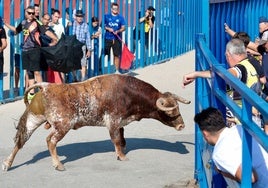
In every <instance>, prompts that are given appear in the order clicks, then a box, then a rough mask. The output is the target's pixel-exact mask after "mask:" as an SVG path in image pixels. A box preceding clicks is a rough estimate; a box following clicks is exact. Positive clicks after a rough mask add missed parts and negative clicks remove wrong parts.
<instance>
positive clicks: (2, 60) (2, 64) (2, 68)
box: [0, 57, 4, 73]
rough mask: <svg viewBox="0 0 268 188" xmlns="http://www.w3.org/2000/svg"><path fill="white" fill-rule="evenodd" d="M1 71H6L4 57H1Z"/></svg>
mask: <svg viewBox="0 0 268 188" xmlns="http://www.w3.org/2000/svg"><path fill="white" fill-rule="evenodd" d="M0 73H4V57H0Z"/></svg>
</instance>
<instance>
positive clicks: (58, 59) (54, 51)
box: [41, 35, 84, 73]
mask: <svg viewBox="0 0 268 188" xmlns="http://www.w3.org/2000/svg"><path fill="white" fill-rule="evenodd" d="M83 45H84V44H83V43H81V42H80V41H78V40H77V39H76V36H75V35H71V36H65V35H62V36H61V38H60V40H59V41H58V43H57V44H56V45H55V46H49V47H41V52H42V54H43V55H44V57H45V59H46V62H47V64H48V66H49V67H50V68H51V69H52V70H54V71H59V72H63V73H68V72H71V71H72V70H78V69H81V59H82V57H83V51H82V46H83Z"/></svg>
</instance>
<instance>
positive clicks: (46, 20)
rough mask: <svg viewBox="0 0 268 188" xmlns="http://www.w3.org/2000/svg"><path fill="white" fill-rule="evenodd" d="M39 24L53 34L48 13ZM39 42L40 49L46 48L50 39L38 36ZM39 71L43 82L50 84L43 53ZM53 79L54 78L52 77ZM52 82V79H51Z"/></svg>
mask: <svg viewBox="0 0 268 188" xmlns="http://www.w3.org/2000/svg"><path fill="white" fill-rule="evenodd" d="M41 22H42V24H43V26H44V27H45V28H46V30H49V31H51V32H52V33H54V31H53V29H52V28H51V27H50V26H49V23H50V15H49V14H48V13H45V14H44V15H43V17H42V19H41ZM40 42H41V46H42V47H48V46H49V44H50V43H51V42H52V39H51V38H50V37H49V36H47V35H46V34H45V33H41V34H40ZM41 70H42V73H43V74H42V77H43V81H46V82H50V81H51V80H49V79H50V78H51V75H49V74H50V72H49V71H48V65H47V62H46V58H45V56H44V54H43V53H41ZM53 78H54V77H53ZM53 80H54V79H53Z"/></svg>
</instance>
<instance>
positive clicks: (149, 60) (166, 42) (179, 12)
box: [0, 0, 209, 103]
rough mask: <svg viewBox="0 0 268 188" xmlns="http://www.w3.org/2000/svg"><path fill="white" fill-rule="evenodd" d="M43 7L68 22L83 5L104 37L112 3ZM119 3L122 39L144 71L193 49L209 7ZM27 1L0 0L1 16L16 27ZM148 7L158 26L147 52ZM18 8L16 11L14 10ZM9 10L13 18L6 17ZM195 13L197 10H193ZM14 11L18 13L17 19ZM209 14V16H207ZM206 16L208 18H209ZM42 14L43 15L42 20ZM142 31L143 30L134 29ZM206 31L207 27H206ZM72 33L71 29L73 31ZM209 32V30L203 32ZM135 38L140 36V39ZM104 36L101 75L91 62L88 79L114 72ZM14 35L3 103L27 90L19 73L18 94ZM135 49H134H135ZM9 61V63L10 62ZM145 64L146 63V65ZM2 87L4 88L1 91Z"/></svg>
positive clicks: (57, 0) (48, 3) (185, 2)
mask: <svg viewBox="0 0 268 188" xmlns="http://www.w3.org/2000/svg"><path fill="white" fill-rule="evenodd" d="M28 2H29V3H30V4H31V5H33V4H34V3H36V2H37V1H35V0H29V1H28ZM38 2H39V3H40V5H41V7H42V9H41V10H42V11H41V12H43V13H46V12H48V13H51V8H58V9H59V10H60V12H61V16H62V18H63V20H64V21H63V24H64V22H65V11H66V10H65V8H66V7H70V8H69V15H70V17H71V21H73V18H72V12H73V9H78V8H79V7H80V6H81V8H82V9H83V11H84V12H85V19H86V21H87V22H88V24H89V25H91V17H92V16H97V17H98V18H99V21H100V23H101V28H102V33H103V34H104V32H105V30H104V25H103V22H102V20H103V18H104V14H105V13H108V12H110V5H111V2H114V1H113V0H105V1H102V0H81V1H73V0H67V1H65V0H40V1H38ZM115 2H117V3H118V4H119V7H120V11H119V12H120V14H122V15H123V16H124V18H125V20H126V23H127V28H126V31H125V32H124V33H123V40H124V41H125V42H126V43H127V45H128V47H129V48H130V50H131V51H132V52H135V56H136V59H135V60H134V62H133V63H132V67H131V70H135V69H138V68H143V67H144V66H148V65H153V64H156V63H160V62H164V61H167V60H169V59H171V58H174V57H176V56H178V55H181V54H183V53H185V52H188V51H189V50H192V49H194V35H195V33H197V32H202V29H204V28H202V17H203V18H204V16H202V12H203V11H202V9H203V7H204V5H205V6H206V7H208V5H209V3H208V2H207V1H205V0H202V1H196V0H181V1H178V0H148V1H143V0H137V1H134V0H128V1H120V0H118V1H115ZM26 4H27V1H25V0H21V1H14V0H5V1H4V0H0V15H3V16H4V17H5V20H9V22H10V23H11V24H12V25H15V20H17V19H21V20H22V19H23V17H24V7H26ZM148 6H153V7H155V9H156V11H155V12H154V15H155V18H156V19H155V24H154V27H153V29H151V31H150V32H151V42H150V45H149V49H148V51H144V44H145V40H144V24H143V23H141V24H140V23H139V14H140V16H144V14H145V10H146V9H147V7H148ZM18 7H19V8H18ZM15 9H16V10H15ZM7 10H8V11H9V12H10V15H9V14H7ZM194 10H195V11H194ZM14 12H15V13H16V14H15V15H16V16H15V17H14ZM206 14H207V13H206ZM206 14H205V15H206ZM41 16H42V15H40V17H41ZM135 27H136V28H137V27H139V28H141V29H140V30H138V29H136V31H135V32H134V28H135ZM206 30H208V28H207V27H206ZM70 31H72V30H71V28H70ZM204 32H206V31H204ZM134 35H135V36H138V35H140V38H138V37H136V38H134ZM103 36H104V35H102V37H101V40H100V42H99V45H100V49H99V50H96V51H94V53H96V54H94V55H93V54H92V56H94V57H100V61H101V63H100V65H101V73H100V72H99V68H98V66H97V65H99V64H98V63H96V62H95V63H92V62H89V66H88V68H89V71H88V76H89V77H91V76H96V75H98V74H107V73H113V71H114V65H113V62H112V60H111V59H110V58H105V56H104V49H103V46H104V40H103ZM13 37H14V36H12V35H9V38H10V43H9V46H10V51H8V52H7V50H6V52H5V53H7V54H8V55H9V58H8V59H7V58H6V59H5V64H10V70H7V74H4V75H8V76H5V77H4V78H1V76H0V103H5V102H8V101H13V100H16V99H17V98H20V97H21V96H22V95H23V91H24V74H23V73H24V71H23V70H22V69H21V70H20V89H19V92H17V91H14V76H13V75H14V70H13V67H14V46H15V45H16V44H15V43H14V40H13ZM134 46H135V49H134ZM8 61H9V62H8ZM145 61H146V64H145ZM1 88H4V89H3V90H1Z"/></svg>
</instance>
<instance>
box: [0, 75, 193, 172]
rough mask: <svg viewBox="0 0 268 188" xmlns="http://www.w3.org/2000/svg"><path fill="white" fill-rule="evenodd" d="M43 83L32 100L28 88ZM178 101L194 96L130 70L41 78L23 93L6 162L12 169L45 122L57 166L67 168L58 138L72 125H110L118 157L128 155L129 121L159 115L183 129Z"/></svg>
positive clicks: (5, 167)
mask: <svg viewBox="0 0 268 188" xmlns="http://www.w3.org/2000/svg"><path fill="white" fill-rule="evenodd" d="M36 88H39V91H38V92H37V93H36V94H35V96H34V98H33V99H32V100H31V102H30V103H29V101H28V99H27V95H28V92H29V91H30V90H32V89H36ZM177 101H179V102H182V103H184V104H189V103H190V101H188V100H186V99H184V98H182V97H179V96H177V95H175V94H172V93H170V92H165V93H161V92H159V91H158V90H157V89H156V88H155V87H153V86H152V85H150V84H149V83H146V82H144V81H142V80H139V79H137V78H135V77H133V76H127V75H117V74H112V75H102V76H97V77H94V78H91V79H89V80H86V81H84V82H80V83H72V84H52V83H46V82H42V83H37V84H35V85H33V86H31V87H29V88H28V89H26V91H25V94H24V103H25V104H26V110H25V111H24V113H23V115H22V116H21V117H20V119H19V122H18V125H17V127H16V128H17V133H16V136H15V138H14V142H15V146H14V148H13V150H12V152H11V154H10V155H9V156H8V157H7V159H6V160H4V161H3V163H2V169H3V170H4V171H7V170H8V169H9V168H10V167H11V165H12V163H13V161H14V158H15V156H16V154H17V152H18V151H19V150H20V149H21V148H22V147H23V145H24V144H25V143H26V141H27V140H28V139H29V138H30V136H31V135H32V133H33V132H34V131H35V130H36V129H37V128H38V127H40V126H41V125H42V124H44V125H45V128H47V129H50V134H49V135H48V137H47V138H46V141H47V147H48V150H49V152H50V155H51V157H52V164H53V166H54V167H55V169H56V170H59V171H62V170H65V167H64V165H63V164H62V163H61V162H60V160H59V157H58V155H57V150H56V145H57V143H58V142H59V141H60V140H61V139H62V138H63V137H64V136H65V135H66V134H67V133H68V131H69V130H70V129H74V130H75V129H78V128H80V127H83V126H106V127H107V128H108V130H109V133H110V137H111V140H112V142H113V144H114V147H115V153H116V156H117V159H118V160H122V161H124V160H127V157H126V155H125V154H124V149H125V146H126V141H125V138H124V128H123V127H124V126H126V125H127V124H129V123H130V122H132V121H139V120H141V119H143V118H152V119H156V120H159V121H160V122H162V123H163V124H165V125H168V126H170V127H174V128H175V129H177V130H182V129H183V128H184V127H185V125H184V122H183V119H182V116H181V113H180V111H179V105H178V103H177Z"/></svg>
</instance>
